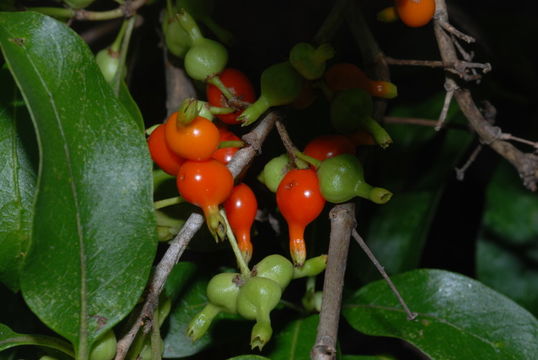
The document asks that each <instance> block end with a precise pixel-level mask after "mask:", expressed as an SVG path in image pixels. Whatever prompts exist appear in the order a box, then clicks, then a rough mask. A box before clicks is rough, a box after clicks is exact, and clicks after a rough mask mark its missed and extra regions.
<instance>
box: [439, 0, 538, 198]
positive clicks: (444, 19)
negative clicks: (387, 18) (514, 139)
mask: <svg viewBox="0 0 538 360" xmlns="http://www.w3.org/2000/svg"><path fill="white" fill-rule="evenodd" d="M435 4H436V9H437V10H436V16H435V21H434V31H435V38H436V40H437V45H438V47H439V52H440V54H441V58H442V60H443V61H444V62H454V61H457V60H459V59H458V55H457V50H456V48H455V46H454V43H453V40H452V38H451V36H450V35H449V34H447V32H446V31H445V30H446V24H447V23H448V12H447V7H446V2H445V0H436V1H435ZM446 81H447V82H449V83H450V82H451V83H452V84H453V85H454V86H457V85H456V82H455V81H454V80H453V79H452V78H449V77H447V79H446ZM454 97H455V99H456V101H457V102H458V105H459V107H460V109H461V111H462V112H463V114H464V115H465V117H466V118H467V119H468V121H469V124H470V126H471V127H472V128H473V130H474V131H475V132H476V133H477V134H478V136H479V137H480V140H481V142H482V143H484V144H486V145H488V146H489V147H491V148H492V149H493V150H494V151H495V152H497V153H498V154H499V155H501V156H502V157H504V158H505V159H506V160H508V161H509V162H510V163H511V164H512V165H513V166H514V167H515V168H516V169H517V171H518V172H519V175H520V177H521V178H522V179H523V185H525V187H527V188H528V189H529V190H531V191H536V190H537V189H538V155H536V154H533V153H524V152H522V151H520V150H519V149H518V148H516V147H515V146H514V145H512V144H510V143H509V142H507V141H504V140H503V139H502V132H500V131H499V128H498V127H496V126H493V125H492V124H491V123H490V122H489V121H488V120H487V119H486V118H485V117H484V114H482V113H481V112H480V109H479V108H478V106H477V105H476V103H475V102H474V100H473V98H472V95H471V93H470V91H469V90H467V89H463V88H460V89H459V90H456V91H455V93H454Z"/></svg>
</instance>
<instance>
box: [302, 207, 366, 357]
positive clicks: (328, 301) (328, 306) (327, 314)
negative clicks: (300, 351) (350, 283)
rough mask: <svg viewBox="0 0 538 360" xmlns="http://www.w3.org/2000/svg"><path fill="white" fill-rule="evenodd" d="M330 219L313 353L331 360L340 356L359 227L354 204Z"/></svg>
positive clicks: (338, 209) (337, 209)
mask: <svg viewBox="0 0 538 360" xmlns="http://www.w3.org/2000/svg"><path fill="white" fill-rule="evenodd" d="M329 218H330V219H331V235H330V242H329V253H328V260H327V268H326V269H325V279H324V281H323V300H322V303H321V312H320V314H319V323H318V329H317V335H316V342H315V344H314V346H313V347H312V351H311V358H312V359H313V360H331V359H334V358H335V356H336V342H337V338H338V323H339V321H340V309H341V306H342V289H343V287H344V275H345V272H346V263H347V255H348V251H349V242H350V238H351V230H352V229H353V228H354V227H355V205H354V204H352V203H346V204H341V205H336V206H335V207H333V208H332V209H331V211H330V213H329Z"/></svg>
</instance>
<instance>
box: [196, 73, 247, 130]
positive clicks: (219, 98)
mask: <svg viewBox="0 0 538 360" xmlns="http://www.w3.org/2000/svg"><path fill="white" fill-rule="evenodd" d="M219 78H220V81H221V82H222V83H223V84H224V85H225V86H226V87H227V88H228V90H230V92H231V93H232V94H233V95H234V96H236V97H237V98H238V99H239V100H241V101H245V102H249V103H252V102H254V101H256V94H255V93H254V87H253V86H252V83H251V82H250V80H249V79H248V77H247V76H246V75H245V74H243V73H242V72H241V71H239V70H236V69H231V68H227V69H224V71H223V72H221V73H220V74H219ZM206 95H207V101H208V102H209V105H211V106H216V107H228V102H227V101H226V97H225V96H224V94H223V93H222V92H221V91H220V90H219V89H218V88H217V87H216V86H214V85H211V84H208V85H207V87H206ZM242 112H243V111H242V110H239V111H236V112H233V113H231V114H224V115H220V114H219V115H216V116H217V117H218V118H219V119H220V120H221V121H222V122H224V123H226V124H231V125H234V124H239V121H237V117H238V116H239V115H241V113H242Z"/></svg>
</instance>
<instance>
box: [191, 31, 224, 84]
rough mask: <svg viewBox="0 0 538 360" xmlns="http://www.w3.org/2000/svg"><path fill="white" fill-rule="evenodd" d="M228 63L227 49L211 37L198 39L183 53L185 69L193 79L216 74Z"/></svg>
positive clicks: (201, 79) (203, 79)
mask: <svg viewBox="0 0 538 360" xmlns="http://www.w3.org/2000/svg"><path fill="white" fill-rule="evenodd" d="M227 63H228V50H226V48H225V47H224V46H223V45H222V44H220V43H218V42H216V41H214V40H211V39H205V38H202V39H199V40H198V41H196V42H195V43H194V44H193V46H192V47H191V48H190V49H189V51H187V54H186V55H185V71H187V74H189V76H190V77H191V78H193V79H195V80H200V81H205V80H206V79H207V78H209V77H211V76H214V75H218V74H219V73H220V72H222V70H224V68H225V67H226V64H227Z"/></svg>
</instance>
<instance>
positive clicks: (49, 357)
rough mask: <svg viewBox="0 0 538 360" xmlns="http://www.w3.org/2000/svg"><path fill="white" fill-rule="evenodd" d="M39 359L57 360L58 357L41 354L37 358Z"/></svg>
mask: <svg viewBox="0 0 538 360" xmlns="http://www.w3.org/2000/svg"><path fill="white" fill-rule="evenodd" d="M39 360H58V358H55V357H52V356H48V355H43V356H41V357H40V358H39Z"/></svg>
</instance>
